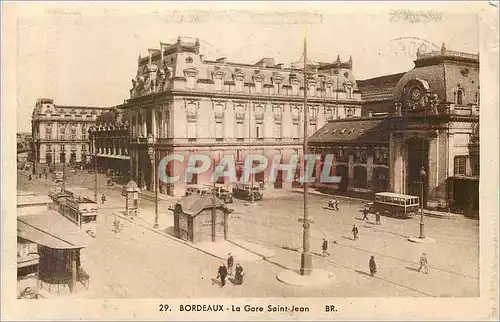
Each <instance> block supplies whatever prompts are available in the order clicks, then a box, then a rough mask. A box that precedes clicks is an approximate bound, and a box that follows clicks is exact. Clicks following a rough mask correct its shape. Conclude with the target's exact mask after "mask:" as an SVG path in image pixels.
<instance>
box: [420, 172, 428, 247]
mask: <svg viewBox="0 0 500 322" xmlns="http://www.w3.org/2000/svg"><path fill="white" fill-rule="evenodd" d="M426 176H427V173H426V172H425V169H424V167H422V168H421V169H420V235H419V237H418V238H420V239H424V238H425V234H424V180H425V177H426Z"/></svg>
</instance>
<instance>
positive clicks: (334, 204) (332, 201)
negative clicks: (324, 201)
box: [328, 197, 339, 210]
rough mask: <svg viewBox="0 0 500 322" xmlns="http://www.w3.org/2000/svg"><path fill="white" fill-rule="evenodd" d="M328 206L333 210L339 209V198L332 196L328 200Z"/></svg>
mask: <svg viewBox="0 0 500 322" xmlns="http://www.w3.org/2000/svg"><path fill="white" fill-rule="evenodd" d="M328 207H329V208H332V209H333V210H339V200H338V199H337V198H334V197H331V198H330V199H329V200H328Z"/></svg>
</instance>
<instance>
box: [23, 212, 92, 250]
mask: <svg viewBox="0 0 500 322" xmlns="http://www.w3.org/2000/svg"><path fill="white" fill-rule="evenodd" d="M17 236H18V237H21V238H24V239H27V240H29V241H32V242H34V243H37V244H39V245H43V246H46V247H49V248H54V249H78V248H85V247H87V245H88V244H89V243H90V241H91V238H90V236H88V235H87V234H86V233H84V232H82V231H81V230H80V228H79V227H78V226H76V225H75V224H73V223H72V222H71V221H69V220H68V219H66V218H64V217H63V216H62V215H61V214H59V213H57V212H55V211H47V212H44V213H41V214H37V215H28V216H19V217H18V218H17Z"/></svg>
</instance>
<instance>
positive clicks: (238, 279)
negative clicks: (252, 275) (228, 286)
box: [234, 263, 243, 285]
mask: <svg viewBox="0 0 500 322" xmlns="http://www.w3.org/2000/svg"><path fill="white" fill-rule="evenodd" d="M234 284H235V285H241V284H243V267H241V265H240V263H236V272H235V275H234Z"/></svg>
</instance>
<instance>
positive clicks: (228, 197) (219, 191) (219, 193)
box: [206, 183, 233, 203]
mask: <svg viewBox="0 0 500 322" xmlns="http://www.w3.org/2000/svg"><path fill="white" fill-rule="evenodd" d="M206 186H207V187H208V188H209V189H210V192H211V191H212V189H214V186H213V185H208V184H207V185H206ZM215 196H216V197H217V198H219V199H221V200H223V201H224V202H225V203H233V194H232V193H231V191H230V190H229V188H228V187H227V186H225V185H223V184H220V183H217V184H215Z"/></svg>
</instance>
